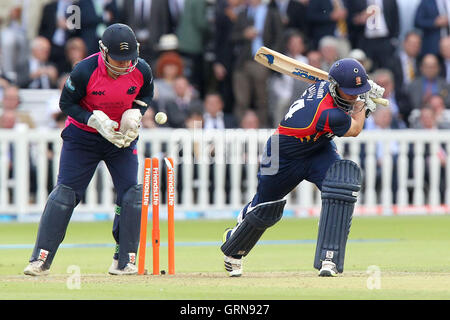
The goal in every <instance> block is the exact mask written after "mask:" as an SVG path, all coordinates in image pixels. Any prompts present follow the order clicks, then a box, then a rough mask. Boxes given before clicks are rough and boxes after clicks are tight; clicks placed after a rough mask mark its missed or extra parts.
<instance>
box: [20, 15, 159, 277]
mask: <svg viewBox="0 0 450 320" xmlns="http://www.w3.org/2000/svg"><path fill="white" fill-rule="evenodd" d="M99 47H100V51H99V52H98V53H96V54H93V55H91V56H89V57H87V58H86V59H84V60H82V61H81V62H79V63H78V64H77V65H76V66H75V68H74V69H73V71H72V72H71V74H70V77H69V78H68V79H67V81H66V83H65V86H64V89H63V91H62V93H61V98H60V103H59V105H60V108H61V110H62V111H63V112H64V113H65V114H67V116H68V119H67V121H66V127H65V128H64V130H63V131H62V133H61V137H62V139H63V145H62V151H61V157H60V164H59V174H58V180H57V185H56V187H55V188H54V189H53V191H52V192H51V193H50V195H49V197H48V200H47V204H46V206H45V209H44V212H43V214H42V217H41V220H40V224H39V230H38V233H37V239H36V244H35V247H34V250H33V252H32V254H31V258H30V260H29V262H30V263H29V265H28V266H27V267H26V268H25V270H24V273H25V274H26V275H31V276H40V275H45V274H48V272H49V268H50V266H51V264H52V261H53V259H54V257H55V254H56V252H57V250H58V247H59V245H60V244H61V242H62V241H63V239H64V236H65V233H66V229H67V226H68V224H69V221H70V218H71V216H72V212H73V210H74V208H75V207H76V206H77V205H78V203H79V202H80V200H81V199H82V198H83V196H84V195H85V191H86V188H87V186H88V184H89V182H90V181H91V179H92V176H93V175H94V172H95V169H96V168H97V165H98V163H99V162H100V161H102V160H103V161H104V162H105V164H106V167H107V168H108V170H109V172H110V174H111V177H112V181H113V184H114V188H115V191H116V194H117V198H116V210H115V211H116V212H115V218H114V223H113V230H112V234H113V237H114V239H115V241H116V251H115V253H114V257H113V263H112V265H111V267H110V268H109V270H108V271H109V273H110V274H115V275H122V274H136V273H137V267H136V265H135V261H136V252H137V249H138V245H139V224H140V209H141V202H142V200H141V196H142V191H141V190H142V185H138V184H137V172H138V156H137V149H136V142H137V137H138V133H139V127H140V122H141V118H142V115H143V114H144V113H145V111H146V109H147V107H144V106H142V103H141V104H139V105H138V104H136V103H135V102H133V101H134V100H135V99H138V100H141V101H143V102H145V103H146V104H147V105H148V104H149V103H150V101H151V100H152V98H153V76H152V72H151V69H150V67H149V65H148V64H147V63H146V62H145V61H144V60H143V59H141V58H139V43H138V42H137V40H136V36H135V34H134V32H133V30H132V29H131V28H130V27H129V26H127V25H124V24H113V25H111V26H109V27H108V28H107V29H106V30H105V32H104V33H103V35H102V39H101V40H100V41H99Z"/></svg>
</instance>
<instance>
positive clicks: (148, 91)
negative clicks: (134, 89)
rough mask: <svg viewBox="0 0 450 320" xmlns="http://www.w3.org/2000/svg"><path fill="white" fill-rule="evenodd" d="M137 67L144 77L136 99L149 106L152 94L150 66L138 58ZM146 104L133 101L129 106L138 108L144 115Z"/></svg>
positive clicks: (152, 85)
mask: <svg viewBox="0 0 450 320" xmlns="http://www.w3.org/2000/svg"><path fill="white" fill-rule="evenodd" d="M137 69H138V70H139V71H140V72H141V73H142V76H143V77H144V84H143V85H142V87H141V89H140V90H139V93H138V95H137V96H136V100H140V101H142V102H145V104H147V106H149V105H150V103H151V101H152V99H153V94H154V84H153V75H152V70H151V69H150V66H149V65H148V64H147V63H146V62H145V61H144V60H142V59H139V63H138V65H137ZM147 106H143V105H139V104H137V103H136V102H133V106H132V107H131V108H132V109H139V110H140V111H141V115H144V113H145V111H147Z"/></svg>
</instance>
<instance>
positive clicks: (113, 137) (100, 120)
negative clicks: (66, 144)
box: [87, 110, 124, 148]
mask: <svg viewBox="0 0 450 320" xmlns="http://www.w3.org/2000/svg"><path fill="white" fill-rule="evenodd" d="M87 125H88V126H89V127H91V128H94V129H96V130H97V131H98V133H100V134H101V135H102V136H103V137H104V138H105V139H106V140H108V141H109V142H111V143H112V144H114V145H115V146H116V147H118V148H122V147H123V144H124V136H123V134H122V133H121V132H118V131H116V130H115V129H117V128H118V127H119V124H118V123H117V122H116V121H113V120H111V119H110V118H109V117H108V116H107V115H106V114H105V113H104V112H103V111H100V110H94V111H93V113H92V116H90V117H89V120H88V122H87Z"/></svg>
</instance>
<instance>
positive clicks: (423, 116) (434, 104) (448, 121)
mask: <svg viewBox="0 0 450 320" xmlns="http://www.w3.org/2000/svg"><path fill="white" fill-rule="evenodd" d="M422 109H426V110H422ZM422 109H415V110H413V112H412V113H411V116H410V122H411V124H412V127H413V128H415V129H423V128H424V127H425V128H433V126H435V128H434V129H450V110H449V109H446V108H445V104H444V99H443V98H442V97H441V96H440V95H433V96H431V97H430V99H429V100H428V103H426V104H425V105H424V106H423V108H422ZM431 111H432V112H431Z"/></svg>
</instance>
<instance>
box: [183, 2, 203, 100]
mask: <svg viewBox="0 0 450 320" xmlns="http://www.w3.org/2000/svg"><path fill="white" fill-rule="evenodd" d="M180 19H181V20H180V22H179V24H178V28H177V31H176V35H177V37H178V50H179V52H180V54H181V56H182V57H183V60H184V75H185V76H186V77H187V78H188V79H189V82H190V83H191V84H192V85H193V86H194V88H195V89H196V90H197V91H198V92H199V94H200V96H201V97H202V98H203V96H204V93H205V92H204V89H205V79H204V72H205V69H204V59H203V52H204V49H205V48H204V44H205V41H206V38H207V35H208V30H209V28H208V20H207V16H206V0H189V1H185V2H184V8H183V11H182V14H181V18H180Z"/></svg>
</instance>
